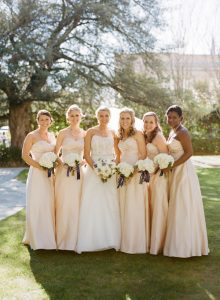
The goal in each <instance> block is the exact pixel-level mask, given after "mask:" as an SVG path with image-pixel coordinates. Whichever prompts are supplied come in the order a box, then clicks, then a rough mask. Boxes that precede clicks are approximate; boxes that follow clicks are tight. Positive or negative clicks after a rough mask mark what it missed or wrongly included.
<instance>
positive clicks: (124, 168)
mask: <svg viewBox="0 0 220 300" xmlns="http://www.w3.org/2000/svg"><path fill="white" fill-rule="evenodd" d="M116 170H117V173H118V174H119V178H118V185H117V188H119V187H120V186H123V184H124V183H125V182H126V180H127V179H128V178H130V177H131V176H132V175H133V173H134V167H133V166H132V165H130V164H128V163H126V162H121V163H119V164H118V165H117V167H116Z"/></svg>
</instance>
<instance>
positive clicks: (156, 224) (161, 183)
mask: <svg viewBox="0 0 220 300" xmlns="http://www.w3.org/2000/svg"><path fill="white" fill-rule="evenodd" d="M147 154H148V158H150V159H152V160H153V159H154V157H155V156H156V155H157V154H159V150H158V148H157V147H156V146H155V145H154V144H152V143H148V144H147ZM149 196H150V215H151V242H150V254H155V255H156V254H159V253H162V252H163V247H164V242H165V236H166V229H167V214H168V178H167V176H165V175H163V176H160V172H159V171H158V172H157V173H156V174H151V176H150V183H149Z"/></svg>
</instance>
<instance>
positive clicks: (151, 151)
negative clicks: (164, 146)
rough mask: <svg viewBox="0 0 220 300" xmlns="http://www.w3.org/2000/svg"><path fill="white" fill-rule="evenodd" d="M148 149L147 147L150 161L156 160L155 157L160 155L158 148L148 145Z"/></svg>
mask: <svg viewBox="0 0 220 300" xmlns="http://www.w3.org/2000/svg"><path fill="white" fill-rule="evenodd" d="M146 147H147V156H148V158H150V159H154V157H155V156H156V155H157V154H159V153H160V151H159V150H158V148H157V147H156V146H155V145H154V144H152V143H148V144H147V146H146Z"/></svg>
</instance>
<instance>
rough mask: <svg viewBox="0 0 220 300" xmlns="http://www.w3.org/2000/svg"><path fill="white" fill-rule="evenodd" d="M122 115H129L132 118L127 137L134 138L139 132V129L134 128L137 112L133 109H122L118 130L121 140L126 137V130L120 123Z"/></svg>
mask: <svg viewBox="0 0 220 300" xmlns="http://www.w3.org/2000/svg"><path fill="white" fill-rule="evenodd" d="M122 113H129V114H130V116H131V127H130V128H129V132H128V134H127V137H130V136H133V135H135V133H136V132H137V129H136V128H135V127H134V125H135V112H134V111H133V109H131V108H128V107H124V108H122V109H121V111H120V114H119V129H118V138H119V140H123V138H124V137H125V130H124V129H123V128H122V126H121V121H120V119H121V114H122Z"/></svg>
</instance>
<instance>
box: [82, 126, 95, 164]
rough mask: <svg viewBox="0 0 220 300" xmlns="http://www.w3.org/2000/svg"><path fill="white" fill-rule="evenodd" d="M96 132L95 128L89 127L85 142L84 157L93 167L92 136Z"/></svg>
mask: <svg viewBox="0 0 220 300" xmlns="http://www.w3.org/2000/svg"><path fill="white" fill-rule="evenodd" d="M93 134H94V130H93V129H92V128H91V129H88V131H87V133H86V136H85V143H84V157H85V160H86V162H87V163H88V165H89V166H90V167H91V168H92V169H93V160H92V158H91V155H90V152H91V141H92V136H93Z"/></svg>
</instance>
